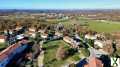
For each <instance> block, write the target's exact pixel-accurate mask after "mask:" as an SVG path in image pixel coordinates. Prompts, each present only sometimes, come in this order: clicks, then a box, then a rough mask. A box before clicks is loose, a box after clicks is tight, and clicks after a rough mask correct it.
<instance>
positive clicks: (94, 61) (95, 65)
mask: <svg viewBox="0 0 120 67" xmlns="http://www.w3.org/2000/svg"><path fill="white" fill-rule="evenodd" d="M84 67H103V63H102V61H101V60H99V59H98V58H96V57H92V58H90V59H89V61H88V63H87V64H85V65H84Z"/></svg>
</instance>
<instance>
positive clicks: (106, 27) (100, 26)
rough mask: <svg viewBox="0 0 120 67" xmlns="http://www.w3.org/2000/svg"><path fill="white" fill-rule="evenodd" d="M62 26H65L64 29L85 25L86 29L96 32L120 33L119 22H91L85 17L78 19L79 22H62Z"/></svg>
mask: <svg viewBox="0 0 120 67" xmlns="http://www.w3.org/2000/svg"><path fill="white" fill-rule="evenodd" d="M62 24H64V25H65V27H67V28H69V27H73V24H87V25H88V28H89V29H90V30H93V31H97V32H107V33H109V32H118V31H120V22H115V21H107V20H106V21H97V20H91V19H88V18H85V17H82V18H81V17H80V18H79V20H71V21H67V22H63V23H62Z"/></svg>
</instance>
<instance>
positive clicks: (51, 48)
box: [43, 40, 80, 67]
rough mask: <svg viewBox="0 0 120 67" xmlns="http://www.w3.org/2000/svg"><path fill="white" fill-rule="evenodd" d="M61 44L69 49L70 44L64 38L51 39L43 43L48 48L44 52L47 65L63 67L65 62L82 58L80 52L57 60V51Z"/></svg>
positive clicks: (49, 66)
mask: <svg viewBox="0 0 120 67" xmlns="http://www.w3.org/2000/svg"><path fill="white" fill-rule="evenodd" d="M60 45H62V46H63V47H64V49H69V46H68V44H67V43H65V42H64V41H62V40H58V41H51V42H48V43H46V44H43V48H45V49H46V50H45V54H44V65H45V67H61V66H62V65H64V64H67V63H70V62H74V61H79V60H80V56H79V53H76V54H74V55H73V56H70V57H68V58H66V59H64V60H56V53H57V50H58V48H59V46H60Z"/></svg>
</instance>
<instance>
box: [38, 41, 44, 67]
mask: <svg viewBox="0 0 120 67" xmlns="http://www.w3.org/2000/svg"><path fill="white" fill-rule="evenodd" d="M42 45H43V41H41V42H40V49H41V48H42ZM37 60H38V67H43V66H44V64H43V61H44V51H43V50H42V51H41V53H40V55H39V56H38V58H37Z"/></svg>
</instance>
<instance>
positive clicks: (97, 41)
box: [94, 40, 104, 49]
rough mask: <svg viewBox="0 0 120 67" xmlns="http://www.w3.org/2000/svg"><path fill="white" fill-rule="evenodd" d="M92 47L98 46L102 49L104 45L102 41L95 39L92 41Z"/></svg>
mask: <svg viewBox="0 0 120 67" xmlns="http://www.w3.org/2000/svg"><path fill="white" fill-rule="evenodd" d="M94 47H99V48H101V49H102V48H103V47H104V43H103V41H100V40H95V41H94Z"/></svg>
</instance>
